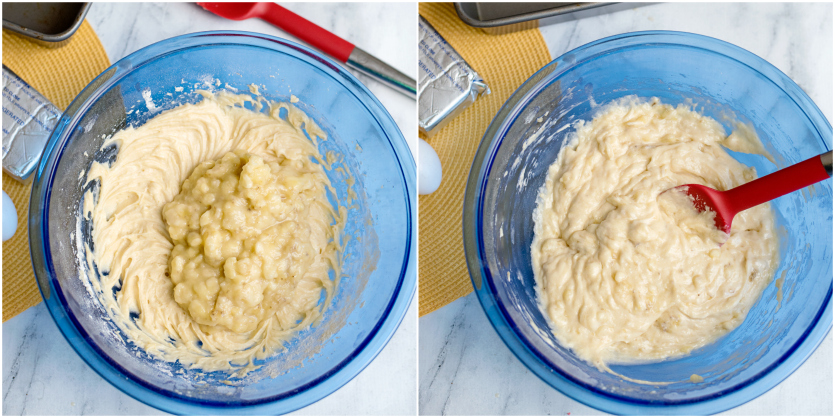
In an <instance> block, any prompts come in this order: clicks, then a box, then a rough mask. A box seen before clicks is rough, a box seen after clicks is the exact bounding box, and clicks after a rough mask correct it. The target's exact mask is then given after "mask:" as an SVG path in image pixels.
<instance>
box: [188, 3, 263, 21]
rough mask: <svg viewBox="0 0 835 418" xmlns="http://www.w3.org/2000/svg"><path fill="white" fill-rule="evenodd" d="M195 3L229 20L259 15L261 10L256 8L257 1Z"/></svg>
mask: <svg viewBox="0 0 835 418" xmlns="http://www.w3.org/2000/svg"><path fill="white" fill-rule="evenodd" d="M197 5H198V6H200V7H202V8H204V9H206V10H207V11H209V12H212V13H214V14H216V15H218V16H220V17H223V18H226V19H229V20H246V19H249V18H251V17H260V15H261V10H256V8H257V7H258V3H237V2H235V3H197Z"/></svg>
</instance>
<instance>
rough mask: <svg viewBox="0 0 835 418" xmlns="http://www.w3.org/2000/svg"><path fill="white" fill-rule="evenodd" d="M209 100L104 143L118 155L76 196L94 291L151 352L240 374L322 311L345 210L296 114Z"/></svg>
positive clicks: (234, 99)
mask: <svg viewBox="0 0 835 418" xmlns="http://www.w3.org/2000/svg"><path fill="white" fill-rule="evenodd" d="M203 95H204V99H203V100H202V101H201V102H200V103H198V104H186V105H183V106H180V107H177V108H175V109H172V110H170V111H167V112H164V113H162V114H159V115H157V116H156V117H154V118H152V119H151V120H149V121H148V122H147V123H145V124H144V125H142V126H141V127H139V128H136V129H134V128H127V129H124V130H122V131H119V132H117V133H116V134H115V135H113V136H112V137H111V138H109V139H107V140H106V141H105V143H104V145H103V148H104V147H108V146H111V145H113V144H116V145H118V147H119V152H118V154H117V158H116V160H115V161H114V162H113V163H112V165H110V166H108V164H107V163H98V162H96V163H93V166H92V167H91V169H90V171H89V173H88V179H90V180H92V179H96V178H98V179H99V180H100V182H101V186H100V190H99V192H98V197H97V199H96V196H92V195H88V196H85V199H84V212H85V213H91V214H92V223H93V228H92V235H93V242H94V243H95V247H94V250H95V251H94V252H93V253H92V254H90V255H88V258H89V259H91V260H92V261H94V262H95V266H96V267H97V269H98V271H100V272H102V273H101V274H100V277H99V278H98V280H96V279H95V278H93V279H91V284H92V285H93V286H94V287H95V288H96V290H98V292H96V293H97V294H98V295H99V298H100V300H101V301H102V303H103V304H104V306H105V307H106V309H107V310H108V312H110V313H111V314H112V315H113V318H114V320H115V321H116V322H117V324H119V326H120V327H121V328H123V330H124V331H125V333H126V334H127V336H128V338H130V339H131V340H132V341H133V342H134V343H135V344H136V345H137V346H139V347H141V348H143V349H144V350H145V351H146V352H148V353H151V354H152V355H156V356H159V357H161V358H163V359H164V360H166V361H172V362H173V361H180V362H181V363H183V364H187V365H193V366H197V367H200V368H202V369H203V370H205V371H214V370H230V371H231V370H241V371H242V372H243V373H246V372H247V371H248V370H252V369H254V368H257V366H255V365H254V360H256V359H262V358H266V357H269V356H270V355H272V354H273V353H275V351H276V350H278V349H280V348H281V347H282V343H283V341H285V340H286V339H287V338H289V337H291V336H292V335H294V334H295V333H296V332H298V331H299V330H301V329H303V328H305V327H308V326H309V325H311V324H312V323H314V321H316V320H317V319H319V318H320V317H321V314H322V311H323V309H325V307H326V306H327V305H328V303H329V301H330V299H331V297H332V295H333V291H334V286H335V285H336V282H337V279H338V277H339V275H340V265H339V262H338V257H337V253H338V252H339V251H340V250H339V245H338V243H339V242H340V237H339V234H340V228H341V225H344V218H345V214H344V211H343V212H342V213H339V211H337V210H334V208H333V207H332V205H331V204H330V203H329V202H328V195H327V194H328V190H329V188H330V187H331V186H330V183H329V181H328V178H327V176H326V175H325V172H324V169H323V164H322V163H323V160H322V158H321V156H320V155H319V153H318V150H317V146H316V143H315V141H316V138H317V137H318V138H321V139H324V138H325V134H324V133H323V132H322V130H321V129H319V127H318V126H317V125H316V124H315V123H314V122H313V121H312V120H310V119H309V118H308V117H307V116H306V115H305V114H304V113H303V112H301V111H300V110H299V109H297V108H296V107H294V106H292V105H289V104H286V103H271V104H270V109H269V113H268V114H264V113H261V112H254V111H251V110H247V109H246V108H244V105H245V104H246V102H250V104H252V105H253V106H254V107H255V108H256V110H258V108H260V106H261V103H260V101H253V100H252V99H251V98H250V97H249V96H244V95H241V96H236V95H231V94H228V93H221V94H219V95H217V96H215V95H211V94H208V93H203ZM282 109H284V110H285V111H286V112H287V116H286V118H281V117H280V116H279V115H280V112H281V111H282ZM305 131H307V133H308V134H309V135H310V138H313V140H311V139H308V138H307V137H306V136H305ZM331 272H334V273H335V275H334V279H332V278H331V277H329V273H331ZM323 297H324V299H325V300H324V302H323V301H322V298H323Z"/></svg>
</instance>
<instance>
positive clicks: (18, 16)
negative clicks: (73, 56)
mask: <svg viewBox="0 0 835 418" xmlns="http://www.w3.org/2000/svg"><path fill="white" fill-rule="evenodd" d="M89 9H90V3H7V2H4V3H3V29H8V30H11V31H14V32H17V33H19V34H21V35H24V36H27V37H29V38H32V40H34V41H35V42H37V43H38V44H41V45H45V46H50V47H59V46H63V45H64V44H66V43H67V42H68V41H69V38H70V37H71V36H72V35H73V34H74V33H75V31H77V30H78V28H79V27H80V26H81V22H83V21H84V17H85V16H86V15H87V11H88V10H89Z"/></svg>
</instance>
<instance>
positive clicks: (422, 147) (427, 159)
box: [418, 139, 442, 194]
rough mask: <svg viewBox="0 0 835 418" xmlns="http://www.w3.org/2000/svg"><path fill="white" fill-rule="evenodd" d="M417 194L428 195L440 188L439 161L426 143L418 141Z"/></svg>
mask: <svg viewBox="0 0 835 418" xmlns="http://www.w3.org/2000/svg"><path fill="white" fill-rule="evenodd" d="M418 161H419V163H418V193H420V194H430V193H432V192H434V191H435V190H438V187H440V186H441V177H442V172H441V160H440V158H438V154H437V153H436V152H435V150H434V149H432V146H431V145H429V144H428V143H427V142H426V141H424V140H422V139H418Z"/></svg>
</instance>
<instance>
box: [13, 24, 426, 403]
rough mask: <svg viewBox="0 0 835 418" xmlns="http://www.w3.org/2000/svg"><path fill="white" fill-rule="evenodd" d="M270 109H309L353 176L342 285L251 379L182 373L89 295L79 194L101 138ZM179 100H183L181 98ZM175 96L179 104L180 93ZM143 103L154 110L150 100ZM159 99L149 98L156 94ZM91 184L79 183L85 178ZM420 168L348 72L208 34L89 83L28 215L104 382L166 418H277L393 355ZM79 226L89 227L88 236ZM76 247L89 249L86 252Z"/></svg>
mask: <svg viewBox="0 0 835 418" xmlns="http://www.w3.org/2000/svg"><path fill="white" fill-rule="evenodd" d="M250 84H256V85H258V86H260V88H259V90H260V93H261V94H263V96H264V97H266V98H268V99H270V100H274V101H290V100H291V94H292V95H294V96H296V97H297V98H298V99H299V102H298V103H296V106H298V107H299V108H301V109H302V110H304V111H305V112H306V113H307V114H308V115H309V116H311V117H312V118H313V120H314V121H316V122H317V123H318V124H319V125H320V127H321V128H322V129H324V130H325V132H326V133H327V135H328V140H327V141H319V142H318V145H319V150H320V152H321V154H322V155H324V154H325V153H326V152H328V151H334V152H335V153H336V154H337V155H341V156H343V157H344V162H345V165H346V166H347V167H348V168H349V169H350V172H351V173H353V175H354V177H355V179H356V184H355V185H353V190H354V191H355V193H356V195H357V196H356V197H354V200H353V202H354V204H355V205H356V206H357V207H356V208H355V209H351V210H349V216H348V222H347V225H346V227H345V233H346V234H347V235H348V236H350V239H348V240H347V242H346V243H345V247H344V253H343V264H344V265H343V272H344V274H345V277H344V278H343V279H342V281H341V282H340V286H339V288H338V290H337V293H336V295H335V297H334V300H333V302H332V304H331V305H330V307H329V308H328V309H327V310H326V311H325V314H324V317H323V319H322V321H321V323H319V324H318V325H315V326H313V327H311V328H309V329H306V330H303V331H301V332H300V333H299V334H298V335H297V336H296V337H295V338H293V339H292V340H291V341H289V343H288V344H287V350H285V351H283V352H280V353H278V354H276V355H274V356H272V357H271V358H269V359H268V360H267V361H265V362H264V365H263V367H261V368H260V369H259V370H257V371H255V372H252V373H250V374H249V375H247V376H246V377H245V378H244V379H231V381H232V385H227V384H225V383H222V382H221V381H222V380H226V379H229V376H228V375H227V374H226V373H221V372H215V373H209V374H207V375H205V376H201V375H200V373H199V372H200V371H199V370H189V369H186V368H184V367H182V366H181V365H180V364H179V362H177V363H165V362H162V361H160V360H158V359H156V358H153V357H150V356H149V355H148V354H147V353H145V352H144V351H143V350H136V347H135V346H134V345H133V343H131V342H129V341H127V339H126V338H125V336H124V334H123V333H122V332H121V331H120V330H119V329H118V328H117V327H116V326H115V325H114V323H113V322H112V320H111V319H110V318H109V317H108V315H107V314H106V313H105V312H104V310H103V308H102V306H101V304H100V302H99V301H98V299H97V298H96V297H93V296H91V295H90V294H89V293H88V290H87V288H86V287H85V286H84V280H85V279H86V277H87V276H90V275H95V274H97V272H90V271H89V270H88V269H86V268H84V267H80V266H82V265H84V264H85V263H79V261H78V257H77V255H78V254H80V251H81V250H82V249H83V248H79V247H84V246H86V244H85V245H78V244H77V242H84V241H85V239H88V238H89V237H88V236H87V234H86V232H81V237H79V236H77V235H76V234H77V232H76V231H77V230H81V231H84V228H83V226H84V222H85V218H86V214H81V213H80V211H79V204H80V199H81V198H82V191H83V190H84V189H85V188H86V187H95V186H94V185H93V183H94V181H90V182H88V181H87V180H88V179H87V178H86V175H85V173H86V170H87V169H88V168H89V166H90V164H91V162H92V161H93V160H94V159H98V160H100V161H101V160H107V159H110V158H113V157H115V152H117V151H118V150H115V149H106V150H103V151H100V150H99V148H100V147H101V144H102V141H103V136H104V135H109V134H111V133H113V132H114V131H116V130H118V129H121V128H123V127H124V126H127V125H130V126H138V125H141V124H142V123H143V122H145V121H146V120H148V119H149V118H151V117H153V116H154V115H156V114H158V112H160V111H162V110H167V109H171V108H173V107H175V106H177V105H179V104H182V103H186V102H196V101H198V100H200V99H201V97H200V96H199V95H198V94H197V93H196V90H198V89H206V88H213V89H215V90H218V89H226V90H232V91H235V90H237V91H239V92H246V93H249V91H250V90H249V85H250ZM181 88H182V89H181ZM178 90H179V91H178ZM143 93H144V94H145V97H143ZM149 93H150V96H148V94H149ZM80 174H81V175H80ZM328 176H329V178H330V180H331V182H332V184H333V186H334V188H335V189H336V194H335V196H331V197H332V199H333V200H334V201H339V203H340V204H341V205H343V206H346V207H348V206H350V205H348V204H347V202H348V199H350V198H349V197H348V195H349V190H348V189H349V188H350V187H352V186H351V181H350V179H348V178H347V177H346V176H345V175H344V173H343V172H342V171H340V170H331V171H329V172H328ZM415 178H416V177H415V163H414V160H413V159H412V156H411V153H410V151H409V148H408V146H407V144H406V142H405V140H404V138H403V135H402V134H401V133H400V130H399V129H398V128H397V126H396V125H395V123H394V121H393V120H392V118H391V116H390V115H389V114H388V113H387V112H386V110H385V109H384V108H383V106H382V105H381V104H380V102H378V101H377V99H376V98H375V97H374V96H373V95H372V94H371V93H370V92H369V91H368V89H366V88H365V86H363V85H362V84H361V83H360V82H359V81H358V80H357V79H356V78H354V77H353V76H352V75H351V74H350V73H349V72H348V71H347V70H345V69H344V68H343V67H341V66H339V65H337V64H335V63H334V62H333V61H331V60H330V59H328V58H325V57H323V56H321V55H320V54H318V53H316V52H313V51H311V50H310V49H308V48H305V47H303V46H300V45H298V44H295V43H292V42H289V41H286V40H283V39H279V38H275V37H271V36H266V35H261V34H255V33H245V32H206V33H196V34H190V35H185V36H179V37H176V38H172V39H168V40H165V41H162V42H159V43H156V44H154V45H151V46H149V47H147V48H144V49H141V50H139V51H137V52H136V53H133V54H131V55H130V56H128V57H126V58H124V59H122V60H120V61H119V62H118V63H116V64H114V65H113V66H112V67H110V68H109V69H107V71H105V72H104V73H102V74H101V75H100V76H99V77H97V78H96V79H95V80H93V82H92V83H90V85H88V86H87V87H86V88H85V89H84V91H82V92H81V94H80V95H79V96H78V97H77V98H76V99H75V101H73V103H72V104H71V105H70V106H69V108H68V109H67V111H66V112H65V113H64V115H63V117H62V119H61V121H60V123H59V125H58V127H57V128H56V129H55V131H54V133H53V135H52V137H51V138H50V140H49V143H48V145H47V147H46V150H45V153H44V158H43V159H42V161H41V163H40V166H39V167H38V171H37V173H36V176H35V180H34V186H33V190H32V198H31V203H30V211H29V217H30V219H29V236H30V239H31V245H30V246H31V253H32V260H33V264H34V268H35V273H36V276H37V279H38V285H39V286H40V289H41V293H42V295H43V298H44V301H45V302H46V305H47V307H48V309H49V312H50V314H51V315H52V317H53V319H54V320H55V322H56V324H57V325H58V328H59V329H60V330H61V332H62V333H63V334H64V336H65V337H66V338H67V340H68V341H69V343H70V345H71V346H72V347H73V348H74V349H75V350H76V351H77V352H78V354H79V355H80V356H81V357H82V358H83V359H84V361H86V362H87V364H89V365H90V366H91V367H92V368H93V369H94V370H96V372H98V373H99V374H100V375H101V376H102V377H104V378H105V379H106V380H108V381H109V382H110V383H111V384H113V385H114V386H116V387H117V388H119V389H121V390H122V391H123V392H125V393H127V394H128V395H130V396H132V397H134V398H136V399H138V400H140V401H142V402H145V403H147V404H149V405H151V406H154V407H156V408H160V409H163V410H165V411H169V412H173V413H183V414H185V413H191V414H203V415H209V414H217V413H237V414H244V413H246V414H249V413H254V414H281V413H286V412H290V411H293V410H295V409H298V408H301V407H304V406H306V405H308V404H310V403H312V402H315V401H317V400H319V399H321V398H323V397H325V396H326V395H328V394H330V393H332V392H333V391H335V390H336V389H338V388H339V387H341V386H342V385H344V384H345V383H347V382H348V381H349V380H350V379H352V378H353V377H354V376H356V375H357V374H358V373H359V372H360V371H362V369H363V368H365V366H366V365H368V364H369V363H370V362H371V361H372V360H373V359H374V357H375V356H376V355H377V354H378V353H379V352H380V351H381V350H382V349H383V347H384V346H385V344H386V343H387V342H388V341H389V339H390V338H391V336H392V335H393V334H394V332H395V330H396V329H397V327H398V326H399V324H400V322H401V320H402V318H403V316H404V314H405V312H406V309H407V307H408V305H409V303H410V300H411V299H412V296H413V294H414V291H415V285H416V283H415V281H416V273H415V245H416V236H415V233H414V227H415V225H416V223H415V214H416V212H415V199H414V196H415ZM79 226H82V227H81V228H79ZM76 238H80V239H76Z"/></svg>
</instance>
